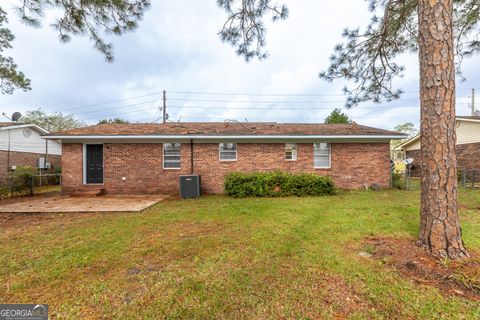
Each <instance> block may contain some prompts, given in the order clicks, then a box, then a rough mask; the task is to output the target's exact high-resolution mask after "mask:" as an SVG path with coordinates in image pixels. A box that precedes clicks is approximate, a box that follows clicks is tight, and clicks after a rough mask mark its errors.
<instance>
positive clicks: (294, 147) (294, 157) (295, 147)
mask: <svg viewBox="0 0 480 320" xmlns="http://www.w3.org/2000/svg"><path fill="white" fill-rule="evenodd" d="M288 145H290V146H292V148H291V150H292V159H287V146H288ZM297 156H298V145H297V144H296V143H285V161H297Z"/></svg>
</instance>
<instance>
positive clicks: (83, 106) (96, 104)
mask: <svg viewBox="0 0 480 320" xmlns="http://www.w3.org/2000/svg"><path fill="white" fill-rule="evenodd" d="M161 93H162V91H160V92H153V93H149V94H144V95H141V96H136V97H130V98H125V99H118V100H112V101H107V102H99V103H94V104H86V105H80V106H76V107H68V108H61V110H62V111H63V110H74V109H80V108H88V107H96V106H101V105H106V104H112V103H115V102H122V101H128V100H135V99H139V98H145V97H150V96H154V95H158V94H161Z"/></svg>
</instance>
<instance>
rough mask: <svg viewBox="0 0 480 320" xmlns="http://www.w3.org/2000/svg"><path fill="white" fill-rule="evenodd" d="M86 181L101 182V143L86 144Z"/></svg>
mask: <svg viewBox="0 0 480 320" xmlns="http://www.w3.org/2000/svg"><path fill="white" fill-rule="evenodd" d="M86 151H87V155H86V162H87V183H103V145H102V144H87V146H86Z"/></svg>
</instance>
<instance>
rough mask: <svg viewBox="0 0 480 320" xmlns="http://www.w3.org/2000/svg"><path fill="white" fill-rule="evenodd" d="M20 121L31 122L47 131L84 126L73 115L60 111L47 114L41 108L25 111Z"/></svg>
mask: <svg viewBox="0 0 480 320" xmlns="http://www.w3.org/2000/svg"><path fill="white" fill-rule="evenodd" d="M20 121H21V122H22V123H33V124H36V125H38V126H40V127H42V128H44V129H47V130H48V131H51V132H55V131H63V130H69V129H75V128H79V127H83V126H85V124H84V123H83V122H81V121H79V120H77V119H75V117H74V116H73V115H70V114H69V115H64V114H62V113H61V112H53V113H50V114H47V113H46V112H45V111H43V110H42V109H37V110H31V111H27V112H26V114H25V115H24V116H23V117H22V118H21V119H20Z"/></svg>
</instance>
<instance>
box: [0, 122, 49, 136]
mask: <svg viewBox="0 0 480 320" xmlns="http://www.w3.org/2000/svg"><path fill="white" fill-rule="evenodd" d="M19 128H32V129H35V130H37V131H38V132H40V133H41V134H48V133H49V132H48V130H45V129H43V128H42V127H40V126H38V125H36V124H27V123H22V124H17V123H15V122H0V130H12V129H19Z"/></svg>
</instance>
